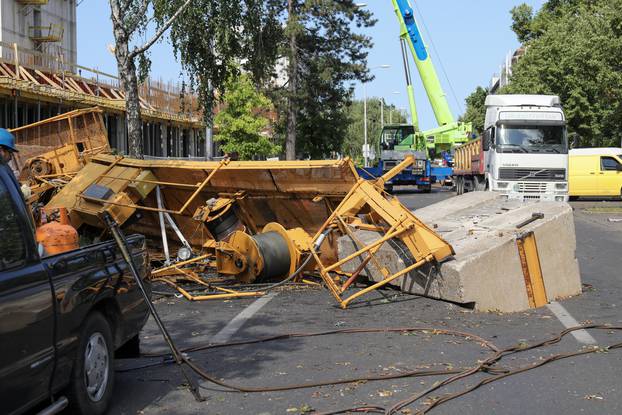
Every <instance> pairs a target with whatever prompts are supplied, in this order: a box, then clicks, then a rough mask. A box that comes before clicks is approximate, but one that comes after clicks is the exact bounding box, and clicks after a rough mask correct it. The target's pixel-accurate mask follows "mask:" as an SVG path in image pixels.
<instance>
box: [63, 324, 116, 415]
mask: <svg viewBox="0 0 622 415" xmlns="http://www.w3.org/2000/svg"><path fill="white" fill-rule="evenodd" d="M79 342H80V343H79V345H78V350H77V354H76V360H75V363H74V366H73V372H72V375H71V383H70V384H69V391H68V394H69V406H70V409H71V411H72V412H74V413H80V414H89V415H90V414H95V415H100V414H103V413H105V412H106V409H108V405H109V404H110V400H111V398H112V389H113V386H114V368H113V364H114V346H113V343H112V330H111V328H110V323H109V322H108V320H106V318H105V317H104V316H102V315H101V314H100V313H98V312H94V313H91V314H90V315H89V316H88V317H87V319H86V322H85V323H84V326H83V328H82V331H81V332H80V340H79Z"/></svg>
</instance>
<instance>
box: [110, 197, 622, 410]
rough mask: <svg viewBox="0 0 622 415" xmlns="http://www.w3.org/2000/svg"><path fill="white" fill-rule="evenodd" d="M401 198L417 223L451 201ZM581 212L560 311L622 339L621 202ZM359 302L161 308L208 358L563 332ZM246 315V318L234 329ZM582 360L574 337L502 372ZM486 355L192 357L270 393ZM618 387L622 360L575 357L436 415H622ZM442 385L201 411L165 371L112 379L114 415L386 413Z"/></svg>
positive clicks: (481, 316) (458, 344)
mask: <svg viewBox="0 0 622 415" xmlns="http://www.w3.org/2000/svg"><path fill="white" fill-rule="evenodd" d="M398 196H399V197H400V199H401V200H402V201H403V202H404V203H405V204H406V205H407V206H408V207H410V208H412V209H416V208H419V207H422V206H425V205H428V204H430V203H434V202H435V201H439V200H442V199H444V198H446V197H450V196H452V194H451V193H449V192H444V191H439V190H438V189H435V190H434V191H433V192H432V193H431V194H417V193H408V192H398ZM573 206H574V207H575V223H576V231H577V241H578V247H577V256H578V258H579V261H580V265H581V272H582V279H583V283H584V286H585V292H584V293H583V294H582V295H581V296H578V297H575V298H571V299H568V300H565V301H563V302H562V304H563V306H564V307H565V308H566V310H568V312H569V313H570V314H571V315H572V316H573V317H574V318H575V319H576V320H577V321H579V322H582V323H590V322H594V323H610V324H614V325H622V272H620V270H621V269H622V237H621V236H620V235H622V223H621V222H616V221H615V219H617V218H622V202H615V201H607V202H600V201H579V202H573ZM603 207H605V208H606V209H602V208H603ZM593 208H597V209H596V210H593ZM586 209H592V210H591V211H588V210H586ZM597 212H598V213H597ZM609 219H613V220H614V221H610V220H609ZM365 298H366V299H367V301H365V302H362V303H359V304H356V305H355V306H353V307H352V308H349V309H348V310H341V309H340V308H338V307H336V304H335V302H334V301H333V299H332V297H331V296H330V295H329V293H328V292H326V291H324V290H322V289H305V290H287V291H283V292H279V293H278V294H276V295H275V296H273V297H270V298H267V299H266V298H264V299H263V300H262V301H261V302H260V303H255V300H254V299H245V300H235V301H217V302H202V303H190V302H187V301H185V300H182V299H176V298H164V299H160V300H158V301H157V309H158V311H159V312H160V313H161V314H162V315H163V317H164V319H165V322H166V323H167V326H168V327H169V329H170V331H171V334H172V335H173V337H174V338H175V339H177V340H178V342H179V344H180V346H181V347H186V346H191V345H200V344H206V343H209V342H210V341H214V339H216V340H219V341H223V340H226V338H227V337H230V340H233V341H237V340H245V339H252V338H256V337H263V336H272V335H276V334H281V333H289V332H316V331H324V330H336V329H350V328H359V327H365V328H376V327H380V328H384V327H412V326H418V327H430V328H444V329H455V330H462V331H468V332H471V333H473V334H476V335H478V336H482V337H484V338H486V339H488V340H490V341H492V342H494V343H495V344H497V345H498V346H500V347H507V346H510V345H514V344H517V343H525V342H532V341H536V340H540V339H545V338H548V337H551V336H553V335H555V334H556V333H558V332H559V331H561V330H563V328H564V327H563V325H562V323H561V322H560V321H559V320H558V319H557V318H556V317H555V315H554V314H553V313H552V312H551V311H550V310H549V309H548V308H540V309H537V310H532V311H529V312H525V313H513V314H490V313H476V312H472V311H469V310H466V309H463V308H461V307H458V306H456V305H453V304H449V303H445V302H441V301H435V300H431V299H427V298H423V297H417V296H407V295H402V294H399V293H395V292H391V291H389V292H386V293H385V294H384V296H383V295H381V294H379V293H372V294H371V295H369V296H368V297H365ZM249 306H251V307H250V308H248V307H249ZM245 310H246V311H245ZM249 310H250V311H249ZM253 311H254V314H252V315H250V314H251V312H253ZM240 313H243V314H242V318H240V317H238V318H237V319H236V320H234V318H236V316H239V315H240ZM245 315H247V316H246V317H248V319H246V320H245V319H244V318H243V317H244V316H245ZM232 320H234V323H231V322H232ZM223 329H224V330H223ZM236 329H237V330H236ZM591 334H592V336H593V337H594V338H595V339H596V341H597V342H598V344H599V345H601V346H605V345H607V344H610V343H616V342H620V341H622V333H613V332H609V331H600V332H591ZM585 347H588V346H586V345H584V344H580V343H579V342H578V341H577V340H576V339H575V338H573V337H572V336H569V337H568V338H565V339H564V340H563V341H562V342H561V343H559V344H557V345H553V346H550V347H546V348H543V349H536V350H531V351H528V352H525V353H522V354H519V355H516V356H513V357H511V358H509V359H508V360H507V361H504V365H505V366H508V367H516V366H518V365H522V364H528V363H533V362H537V361H539V359H542V358H543V357H546V356H549V355H551V354H554V353H560V352H570V351H576V350H580V349H582V348H585ZM164 350H165V347H164V343H163V341H162V340H161V338H160V336H159V335H158V332H157V330H156V328H155V325H154V324H153V322H152V321H150V322H149V323H148V325H147V326H146V328H145V329H144V330H143V333H142V352H143V353H156V352H161V351H164ZM488 353H489V352H488V351H486V350H484V349H483V348H482V347H481V345H480V344H477V343H475V342H473V341H469V340H466V339H463V338H456V337H449V336H442V335H435V334H433V333H432V332H426V333H417V334H413V335H404V334H403V333H395V334H388V333H382V334H350V335H344V334H341V335H333V336H323V337H304V338H293V339H287V340H283V341H275V342H267V343H260V344H255V345H240V346H236V347H228V348H221V349H211V350H208V351H202V352H196V353H192V354H191V357H192V359H193V360H194V362H196V363H197V364H200V365H202V366H203V367H205V369H206V370H207V371H209V372H210V373H211V374H213V375H214V376H215V377H216V378H219V379H224V380H226V381H227V382H228V383H232V384H236V385H243V386H251V387H267V386H275V385H287V384H294V383H305V382H315V381H322V380H328V379H335V378H342V379H343V378H351V377H359V376H364V375H377V374H387V373H395V372H397V371H405V370H413V369H429V368H431V369H443V368H444V369H448V368H461V367H466V366H472V365H474V364H476V362H477V361H478V360H481V359H483V358H485V357H486V356H487V355H488ZM159 361H160V359H159V358H151V359H146V358H141V359H126V360H123V361H118V363H117V367H118V369H119V370H126V369H129V368H134V367H139V366H144V365H145V364H147V363H157V362H159ZM620 373H622V350H617V351H616V350H612V351H609V352H607V353H605V352H601V353H596V354H590V355H586V356H581V357H574V358H571V359H567V360H563V361H558V362H553V363H551V364H549V365H546V366H543V367H542V368H539V369H535V370H533V371H529V372H525V373H522V374H519V375H516V376H512V377H508V378H505V379H503V380H500V381H498V382H495V383H492V384H489V385H486V386H483V387H481V388H479V389H477V390H475V391H474V392H472V393H469V394H467V395H465V396H463V397H461V398H459V399H456V400H453V401H450V402H448V403H446V404H444V405H442V406H439V407H438V408H436V409H433V410H432V411H431V413H433V414H435V413H437V414H460V415H468V414H493V413H494V414H526V413H527V414H545V413H546V414H564V415H570V414H617V413H622V393H621V392H622V377H621V376H620ZM483 376H485V375H476V376H475V377H472V378H468V379H466V380H464V381H462V382H460V383H457V384H455V385H454V386H451V387H449V388H446V389H441V390H438V391H435V392H433V393H432V394H431V395H430V397H432V398H433V397H438V396H443V394H445V393H449V392H454V391H457V390H461V389H463V388H465V387H467V386H468V385H472V384H473V383H474V382H475V381H477V380H480V379H483ZM442 379H444V376H443V377H428V378H404V379H399V380H390V381H380V382H359V383H349V384H344V385H339V386H325V387H320V388H312V389H300V390H296V391H289V392H273V393H238V392H229V391H225V390H224V389H223V388H220V387H215V385H213V384H208V383H205V382H202V389H201V393H202V394H203V396H204V397H205V398H206V400H205V401H204V402H197V401H196V400H195V399H194V398H193V396H192V394H190V393H189V391H188V389H187V388H186V387H185V386H184V380H183V378H182V377H181V376H180V373H179V370H178V368H176V367H175V366H173V365H170V364H169V365H157V366H153V367H149V368H143V369H138V370H131V371H127V372H118V373H117V382H116V386H115V401H114V404H113V407H112V409H111V411H110V413H112V414H135V413H145V414H196V413H210V414H263V415H266V414H299V413H311V412H313V411H320V412H321V411H329V410H336V409H339V408H343V407H346V408H347V407H351V406H360V405H364V404H373V405H380V406H384V407H388V406H391V405H392V404H394V403H395V402H397V401H399V400H401V399H404V398H406V397H408V396H411V395H413V394H416V393H419V392H421V391H423V390H425V389H427V388H429V387H430V386H431V385H432V384H434V382H436V381H439V380H442ZM426 402H428V401H426V400H423V401H421V402H419V403H418V404H416V405H413V406H410V407H408V408H407V409H405V410H403V411H402V412H401V413H403V414H413V413H416V412H417V410H419V409H424V408H425V407H426Z"/></svg>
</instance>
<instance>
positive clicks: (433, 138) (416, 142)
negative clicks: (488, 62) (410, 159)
mask: <svg viewBox="0 0 622 415" xmlns="http://www.w3.org/2000/svg"><path fill="white" fill-rule="evenodd" d="M391 1H392V3H393V9H394V11H395V15H396V16H397V19H398V21H399V24H400V39H401V42H402V55H403V58H404V70H405V73H406V84H407V92H408V100H409V104H410V111H411V115H412V124H413V126H414V128H415V132H416V134H415V135H416V137H410V138H409V139H407V140H404V142H402V143H400V145H399V146H397V147H396V149H408V148H411V149H412V148H415V149H417V150H424V149H427V150H428V151H430V150H433V151H434V152H435V153H440V152H441V151H447V150H451V149H452V148H453V147H455V146H456V145H459V144H462V143H464V142H466V141H468V140H469V139H470V136H471V133H472V126H471V124H470V123H457V122H456V120H455V118H454V116H453V114H452V112H451V109H450V108H449V103H448V102H447V97H446V95H445V92H444V91H443V87H442V86H441V82H440V80H439V78H438V74H437V73H436V69H435V67H434V64H433V63H432V59H431V58H430V54H429V53H428V50H427V48H426V46H425V44H424V42H423V37H422V36H421V32H420V31H419V28H418V26H417V22H416V20H415V14H414V11H413V8H412V7H411V5H410V3H409V2H408V0H391ZM405 44H408V46H409V49H410V52H411V54H412V56H413V59H414V61H415V64H416V66H417V70H418V72H419V76H420V77H421V81H422V83H423V87H424V88H425V91H426V94H427V96H428V100H429V101H430V105H431V106H432V110H433V111H434V116H435V118H436V121H437V123H438V127H437V128H434V129H432V130H427V131H423V132H421V131H420V130H419V123H418V116H417V108H416V105H415V96H414V88H413V86H412V83H411V79H410V68H409V65H408V57H407V54H406V47H405Z"/></svg>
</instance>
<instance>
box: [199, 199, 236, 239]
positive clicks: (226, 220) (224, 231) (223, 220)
mask: <svg viewBox="0 0 622 415" xmlns="http://www.w3.org/2000/svg"><path fill="white" fill-rule="evenodd" d="M226 209H227V210H226V211H225V212H224V213H223V214H222V215H219V216H217V217H216V218H215V219H212V220H210V221H209V222H207V224H206V225H207V230H209V232H210V233H211V234H212V235H213V236H214V239H215V240H217V241H226V240H227V239H229V236H231V234H232V233H233V232H235V231H237V230H240V229H241V228H243V226H242V223H241V222H240V219H238V217H237V215H236V214H235V211H234V209H233V208H231V207H228V208H226Z"/></svg>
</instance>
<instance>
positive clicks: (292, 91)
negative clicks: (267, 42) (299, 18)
mask: <svg viewBox="0 0 622 415" xmlns="http://www.w3.org/2000/svg"><path fill="white" fill-rule="evenodd" d="M293 2H294V0H288V2H287V4H288V9H287V10H288V20H289V25H290V27H289V67H288V78H289V79H288V81H289V87H288V92H289V93H288V99H287V133H286V138H285V159H286V160H296V123H297V116H298V105H297V102H296V101H297V99H296V94H297V92H298V91H297V89H298V52H297V50H296V49H297V48H296V30H295V28H294V27H293V26H294V24H295V23H294V21H295V16H294V13H295V11H294V5H293Z"/></svg>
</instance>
